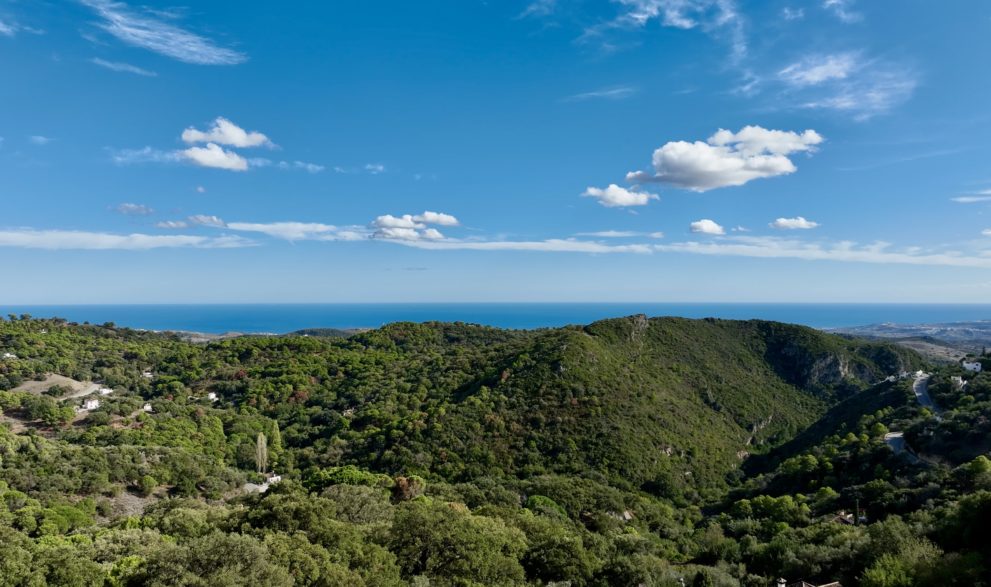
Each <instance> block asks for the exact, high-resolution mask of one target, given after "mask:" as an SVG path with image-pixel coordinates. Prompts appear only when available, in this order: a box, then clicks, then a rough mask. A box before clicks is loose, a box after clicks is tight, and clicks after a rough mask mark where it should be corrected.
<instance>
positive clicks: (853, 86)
mask: <svg viewBox="0 0 991 587" xmlns="http://www.w3.org/2000/svg"><path fill="white" fill-rule="evenodd" d="M916 86H918V81H917V80H916V79H915V76H914V75H912V74H911V73H910V72H907V71H901V70H897V69H887V70H885V69H881V68H879V67H874V68H868V69H866V70H865V72H864V74H863V75H858V76H856V77H855V78H853V79H850V80H848V82H847V83H842V84H840V85H839V86H838V87H837V88H835V89H833V91H832V92H830V93H828V94H827V95H825V96H821V97H812V98H810V99H809V100H808V101H807V102H805V103H804V104H802V105H801V106H802V107H804V108H811V109H827V110H836V111H839V112H847V113H850V114H852V115H853V117H854V119H856V120H867V119H870V118H873V117H874V116H877V115H878V114H884V113H885V112H888V111H889V110H891V109H892V108H894V107H895V106H898V105H899V104H902V103H904V102H905V101H907V100H908V99H909V98H910V97H911V96H912V94H913V93H914V92H915V88H916Z"/></svg>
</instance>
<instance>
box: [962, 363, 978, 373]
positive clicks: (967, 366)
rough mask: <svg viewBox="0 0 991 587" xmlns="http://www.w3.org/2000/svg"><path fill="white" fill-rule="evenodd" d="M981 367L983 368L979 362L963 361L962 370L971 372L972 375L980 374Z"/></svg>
mask: <svg viewBox="0 0 991 587" xmlns="http://www.w3.org/2000/svg"><path fill="white" fill-rule="evenodd" d="M981 367H983V365H981V362H980V361H964V362H963V368H964V369H966V370H968V371H973V372H974V373H980V372H981Z"/></svg>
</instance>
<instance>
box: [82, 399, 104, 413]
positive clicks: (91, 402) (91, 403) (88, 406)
mask: <svg viewBox="0 0 991 587" xmlns="http://www.w3.org/2000/svg"><path fill="white" fill-rule="evenodd" d="M99 407H100V400H98V399H88V400H86V401H84V402H83V409H84V410H87V411H88V410H95V409H97V408H99Z"/></svg>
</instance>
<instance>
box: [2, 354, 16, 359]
mask: <svg viewBox="0 0 991 587" xmlns="http://www.w3.org/2000/svg"><path fill="white" fill-rule="evenodd" d="M3 358H5V359H16V358H17V355H15V354H14V353H4V354H3Z"/></svg>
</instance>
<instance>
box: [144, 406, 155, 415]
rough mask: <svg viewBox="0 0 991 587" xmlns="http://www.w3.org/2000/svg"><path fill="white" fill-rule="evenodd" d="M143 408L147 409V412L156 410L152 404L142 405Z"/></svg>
mask: <svg viewBox="0 0 991 587" xmlns="http://www.w3.org/2000/svg"><path fill="white" fill-rule="evenodd" d="M141 409H142V410H144V411H146V412H148V413H149V414H150V413H152V412H153V411H154V410H152V408H151V404H145V405H144V406H142V407H141Z"/></svg>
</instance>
